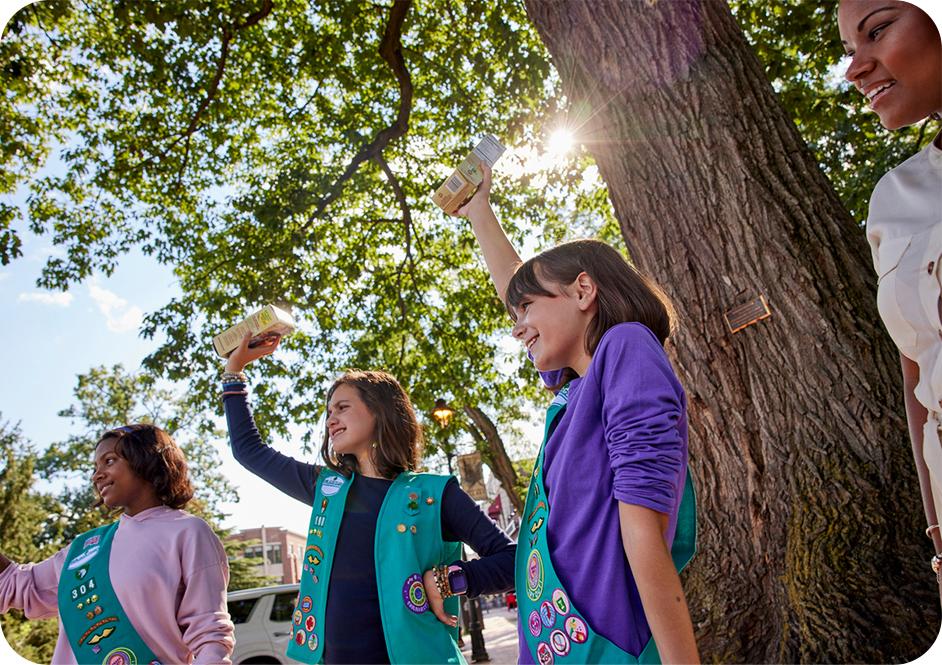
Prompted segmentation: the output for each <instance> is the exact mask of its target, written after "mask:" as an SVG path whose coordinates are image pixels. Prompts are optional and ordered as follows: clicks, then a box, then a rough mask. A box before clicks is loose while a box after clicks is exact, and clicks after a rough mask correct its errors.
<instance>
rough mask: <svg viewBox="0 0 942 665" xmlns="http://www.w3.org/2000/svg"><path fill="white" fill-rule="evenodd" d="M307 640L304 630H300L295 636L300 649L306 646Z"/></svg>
mask: <svg viewBox="0 0 942 665" xmlns="http://www.w3.org/2000/svg"><path fill="white" fill-rule="evenodd" d="M306 639H307V635H305V634H304V631H303V630H299V631H298V632H297V633H295V634H294V641H295V643H296V644H297V645H298V646H299V647H303V646H304V640H306Z"/></svg>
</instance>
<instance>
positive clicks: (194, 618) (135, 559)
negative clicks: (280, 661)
mask: <svg viewBox="0 0 942 665" xmlns="http://www.w3.org/2000/svg"><path fill="white" fill-rule="evenodd" d="M68 550H69V548H68V547H65V548H63V549H61V550H59V551H58V552H56V554H54V555H53V556H51V557H49V558H48V559H46V560H45V561H41V562H40V563H28V564H24V565H16V564H11V565H10V566H8V567H7V569H6V570H5V571H3V573H0V613H2V612H6V611H7V610H8V609H10V608H16V609H22V610H23V611H24V612H25V614H26V616H27V617H28V618H30V619H45V618H48V617H54V616H55V617H57V616H58V615H59V607H58V604H59V603H58V591H59V572H60V571H61V570H62V562H63V561H64V560H65V556H66V553H67V552H68ZM109 570H110V575H111V583H112V585H113V586H114V589H115V593H116V594H117V595H118V600H119V601H121V606H122V607H123V608H124V611H125V613H126V614H127V615H128V618H129V619H130V620H131V623H132V624H134V627H135V628H136V629H137V631H138V634H139V635H140V636H141V637H142V638H143V640H144V642H146V643H147V645H148V646H150V647H151V648H152V649H153V650H154V654H155V655H156V656H157V657H158V658H159V659H160V662H162V663H191V662H192V663H230V662H231V661H230V660H229V656H230V655H231V654H232V647H233V645H234V644H235V639H234V637H233V626H232V621H230V620H229V612H228V610H227V607H226V585H227V584H228V582H229V563H228V560H227V559H226V553H225V550H223V548H222V544H221V543H220V542H219V538H217V537H216V534H215V533H213V531H212V529H210V528H209V525H208V524H206V522H204V521H203V520H201V519H200V518H198V517H194V516H193V515H190V514H189V513H186V512H184V511H182V510H174V509H173V508H168V507H167V506H157V507H156V508H149V509H147V510H143V511H141V512H139V513H138V514H137V515H134V516H133V517H130V516H128V515H121V523H120V525H119V526H118V531H117V533H116V534H115V536H114V542H113V544H112V546H111V561H110V568H109ZM52 662H53V663H63V664H69V665H72V664H74V663H75V655H74V654H73V653H72V649H71V648H70V647H69V642H68V639H67V638H66V635H65V630H63V628H62V622H61V620H60V622H59V639H58V641H57V642H56V650H55V653H54V654H53V656H52Z"/></svg>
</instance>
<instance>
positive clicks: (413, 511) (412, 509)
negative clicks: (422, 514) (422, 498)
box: [406, 492, 419, 515]
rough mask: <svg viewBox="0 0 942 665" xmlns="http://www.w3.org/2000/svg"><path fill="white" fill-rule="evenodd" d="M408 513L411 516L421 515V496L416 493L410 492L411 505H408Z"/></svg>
mask: <svg viewBox="0 0 942 665" xmlns="http://www.w3.org/2000/svg"><path fill="white" fill-rule="evenodd" d="M406 512H407V513H409V514H410V515H418V514H419V495H418V494H416V493H415V492H409V503H408V504H406Z"/></svg>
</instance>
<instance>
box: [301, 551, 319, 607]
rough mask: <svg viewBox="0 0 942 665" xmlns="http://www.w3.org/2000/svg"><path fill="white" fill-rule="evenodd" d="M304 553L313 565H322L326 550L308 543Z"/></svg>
mask: <svg viewBox="0 0 942 665" xmlns="http://www.w3.org/2000/svg"><path fill="white" fill-rule="evenodd" d="M304 553H305V555H306V556H305V557H304V558H305V559H306V560H307V562H308V563H309V564H311V565H312V566H318V565H320V562H321V559H323V558H324V550H322V549H321V548H320V547H318V546H317V545H308V546H307V547H306V548H304ZM305 611H307V610H305Z"/></svg>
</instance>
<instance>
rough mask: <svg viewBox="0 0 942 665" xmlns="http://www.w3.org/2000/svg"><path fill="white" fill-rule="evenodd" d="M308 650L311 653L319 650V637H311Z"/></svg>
mask: <svg viewBox="0 0 942 665" xmlns="http://www.w3.org/2000/svg"><path fill="white" fill-rule="evenodd" d="M307 648H308V649H310V650H311V651H316V650H317V635H311V638H310V639H309V640H308V641H307Z"/></svg>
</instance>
